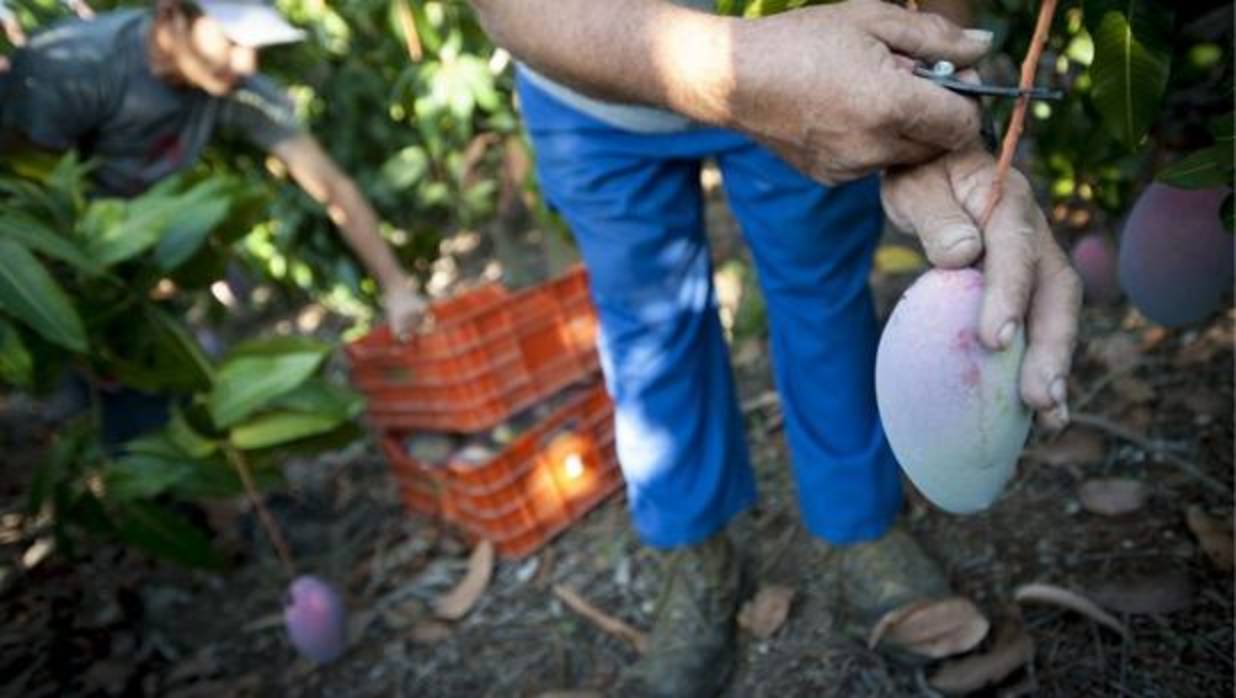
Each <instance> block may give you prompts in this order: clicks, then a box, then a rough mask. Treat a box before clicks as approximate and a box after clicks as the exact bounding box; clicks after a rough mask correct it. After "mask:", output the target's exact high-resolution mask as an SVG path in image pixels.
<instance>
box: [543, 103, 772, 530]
mask: <svg viewBox="0 0 1236 698" xmlns="http://www.w3.org/2000/svg"><path fill="white" fill-rule="evenodd" d="M519 94H520V98H521V104H522V107H523V113H524V121H525V124H526V125H527V127H528V130H529V134H530V136H531V138H532V143H533V147H534V149H535V151H536V163H537V164H536V167H537V174H538V176H539V177H540V181H541V188H542V191H543V192H544V193H545V196H546V198H547V200H548V201H549V203H550V204H551V205H552V206H553V207H555V208H556V209H557V210H558V211H559V212H560V213H561V214H562V215H563V217H564V218H565V219H566V221H567V223H568V224H569V226H570V228H571V230H572V232H573V233H574V235H575V237H576V239H577V240H578V242H579V247H580V251H581V253H582V255H583V258H584V263H585V264H586V266H587V267H588V270H589V276H590V282H591V290H592V296H593V300H594V301H595V304H596V308H597V312H598V315H599V319H600V327H601V336H600V340H599V350H600V354H601V364H602V368H603V370H604V373H605V377H606V382H607V386H608V388H609V391H610V394H611V395H612V396H613V399H614V405H615V435H616V441H617V449H618V458H619V460H620V462H621V464H622V469H623V474H624V475H625V477H626V481H627V490H628V495H629V501H630V507H631V515H632V520H633V524H634V526H635V529H636V531H637V532H638V533H639V535H640V536H641V538H643V539H644V540H645V542H647V543H648V544H650V545H653V546H655V547H663V548H668V547H673V546H679V545H684V544H691V543H695V542H698V541H700V540H703V539H705V538H707V537H709V536H710V535H712V534H713V533H715V532H716V531H718V530H720V529H721V528H722V527H724V526H725V524H726V523H727V522H728V521H729V520H730V519H731V518H732V517H733V516H734V515H735V514H737V513H738V512H739V511H741V510H742V509H744V508H747V507H748V506H750V505H751V504H752V503H753V501H754V499H755V483H754V478H753V476H752V473H751V467H750V461H749V458H748V454H747V446H746V442H745V437H744V434H743V422H742V416H741V414H740V413H739V410H738V407H737V402H736V399H735V389H734V382H733V377H732V375H731V372H730V365H729V355H728V351H727V347H726V344H725V341H724V337H723V335H722V331H721V325H720V320H719V318H718V315H717V310H716V304H715V298H714V293H713V287H712V266H711V263H710V260H709V255H708V244H707V239H706V238H705V236H704V231H703V225H702V219H703V215H702V214H703V211H702V206H703V204H702V198H701V193H700V185H699V166H700V159H701V158H702V157H703V155H704V154H706V153H707V152H709V151H710V150H715V149H717V148H719V147H722V146H724V145H725V144H726V143H729V142H733V141H734V136H733V135H732V134H728V133H726V132H722V131H715V130H707V131H699V132H691V133H689V134H675V135H655V136H649V135H640V134H632V133H628V132H625V131H621V130H618V129H614V128H611V127H609V126H607V125H605V124H603V123H601V122H599V121H596V120H594V119H591V118H590V117H587V116H585V115H582V114H580V113H578V112H576V111H574V110H573V109H570V108H569V107H566V106H565V105H562V104H561V103H559V102H557V101H555V100H554V99H553V98H552V97H550V96H548V95H546V94H544V93H543V92H541V91H539V90H538V89H536V88H535V87H533V86H531V85H528V84H526V83H523V82H522V81H521V84H520V92H519Z"/></svg>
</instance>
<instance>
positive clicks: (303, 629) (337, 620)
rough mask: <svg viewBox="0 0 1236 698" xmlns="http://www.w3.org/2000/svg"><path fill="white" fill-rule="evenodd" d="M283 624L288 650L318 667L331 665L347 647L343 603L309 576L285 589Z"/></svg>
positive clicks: (333, 593) (296, 580)
mask: <svg viewBox="0 0 1236 698" xmlns="http://www.w3.org/2000/svg"><path fill="white" fill-rule="evenodd" d="M283 620H284V623H285V625H286V627H287V631H288V638H289V639H290V640H291V641H292V646H293V647H295V648H296V650H297V651H298V652H300V653H301V654H302V655H304V656H305V657H306V658H308V659H311V660H313V661H315V662H319V663H323V664H325V663H327V662H330V661H333V660H335V659H337V658H338V657H339V655H341V654H343V650H344V648H345V647H346V646H347V620H346V612H345V610H344V607H343V601H342V600H341V599H340V597H339V594H338V593H337V592H336V591H335V589H334V588H333V587H332V586H331V585H330V584H328V583H326V582H325V581H323V580H322V579H320V578H318V577H315V576H313V575H302V576H300V577H297V578H296V579H295V581H293V582H292V586H291V587H290V588H289V589H288V596H287V603H286V605H285V606H284V609H283Z"/></svg>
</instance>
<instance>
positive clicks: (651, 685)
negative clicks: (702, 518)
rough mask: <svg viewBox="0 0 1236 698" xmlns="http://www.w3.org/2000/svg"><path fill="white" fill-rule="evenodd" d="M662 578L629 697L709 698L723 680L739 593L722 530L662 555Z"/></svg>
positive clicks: (731, 657) (738, 572) (740, 582)
mask: <svg viewBox="0 0 1236 698" xmlns="http://www.w3.org/2000/svg"><path fill="white" fill-rule="evenodd" d="M662 560H663V564H664V570H665V578H664V582H663V587H662V591H661V598H660V600H659V601H660V602H659V603H658V604H657V614H656V618H655V619H654V621H653V628H652V632H651V633H650V634H649V638H648V640H649V642H648V651H647V652H645V653H644V657H643V659H642V660H641V661H640V664H639V665H638V666H637V667H636V669H635V672H634V675H633V677H632V678H633V679H634V681H633V682H632V683H631V684H629V685H628V690H630V691H633V693H631V695H640V696H656V697H661V696H664V697H665V698H670V697H672V698H711V697H712V696H715V695H717V693H718V692H720V691H721V690H722V689H723V688H724V687H725V684H726V682H727V681H728V680H729V676H730V673H731V670H732V669H733V666H734V662H735V660H736V657H735V648H734V643H735V640H734V617H735V615H736V614H737V613H738V605H739V603H740V602H741V600H742V595H743V593H744V587H745V583H744V578H743V573H742V567H741V563H740V562H739V558H738V555H737V553H736V552H735V550H734V548H733V545H732V544H731V543H730V540H729V538H728V537H726V535H725V534H724V533H719V534H717V535H715V536H713V537H712V538H709V539H708V540H706V541H704V542H703V543H699V544H697V545H692V546H688V547H684V548H680V549H677V550H673V551H670V552H667V553H664V555H663V557H662Z"/></svg>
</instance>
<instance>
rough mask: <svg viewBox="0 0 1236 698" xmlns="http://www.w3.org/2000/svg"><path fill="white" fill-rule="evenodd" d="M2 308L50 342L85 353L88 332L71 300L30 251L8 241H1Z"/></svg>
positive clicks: (0, 295)
mask: <svg viewBox="0 0 1236 698" xmlns="http://www.w3.org/2000/svg"><path fill="white" fill-rule="evenodd" d="M0 309H2V310H6V311H8V312H9V313H10V314H11V315H13V316H14V317H16V318H17V319H19V320H21V321H22V322H24V323H26V324H27V325H28V326H29V327H30V328H31V329H33V330H34V331H35V332H38V333H39V334H40V335H42V336H43V337H45V338H47V340H48V341H49V342H53V343H55V344H59V345H60V346H62V347H65V348H66V349H70V350H72V351H75V352H78V353H85V352H86V330H85V328H84V327H83V326H82V320H81V318H80V317H79V316H78V315H77V310H76V309H74V307H73V304H72V302H70V301H69V297H68V296H66V295H65V293H64V291H63V290H62V289H61V288H60V285H59V284H57V283H56V281H55V280H54V279H52V277H51V276H50V275H49V274H48V273H47V270H46V269H44V268H43V264H42V263H41V262H39V260H38V259H36V258H35V257H34V255H32V254H30V251H29V250H27V249H26V248H25V247H24V246H22V245H20V244H18V243H17V242H16V241H14V240H9V239H0Z"/></svg>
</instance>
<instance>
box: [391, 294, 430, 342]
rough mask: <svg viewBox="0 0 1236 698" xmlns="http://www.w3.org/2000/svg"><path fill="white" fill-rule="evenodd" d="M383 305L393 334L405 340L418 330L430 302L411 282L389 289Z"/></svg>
mask: <svg viewBox="0 0 1236 698" xmlns="http://www.w3.org/2000/svg"><path fill="white" fill-rule="evenodd" d="M382 306H383V308H384V310H385V311H386V322H387V324H388V325H389V326H390V328H391V334H393V335H395V337H397V338H398V339H399V340H400V341H405V340H407V339H408V338H409V337H410V336H412V334H414V333H415V332H416V328H417V327H418V326H419V325H420V323H421V319H422V318H423V317H424V314H425V310H426V309H427V308H428V307H429V304H428V303H427V302H426V300H425V297H424V296H422V295H421V294H420V293H419V292H418V291H417V290H416V289H415V288H414V287H413V286H412V284H411V283H410V282H409V283H400V284H395V285H393V286H392V287H391V288H389V289H387V290H386V292H385V293H384V294H383V297H382Z"/></svg>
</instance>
